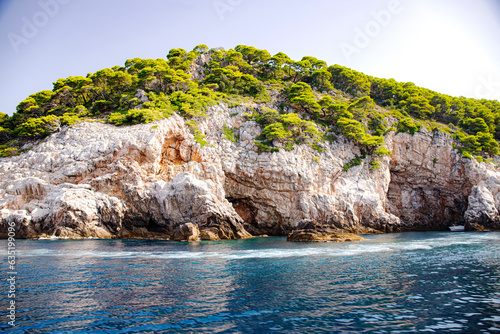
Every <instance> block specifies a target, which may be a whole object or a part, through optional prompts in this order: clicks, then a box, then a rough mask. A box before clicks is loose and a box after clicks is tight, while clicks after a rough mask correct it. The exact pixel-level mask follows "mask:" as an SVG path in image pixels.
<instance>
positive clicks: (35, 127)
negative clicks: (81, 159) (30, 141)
mask: <svg viewBox="0 0 500 334" xmlns="http://www.w3.org/2000/svg"><path fill="white" fill-rule="evenodd" d="M60 124H61V123H60V121H59V117H57V116H55V115H48V116H43V117H39V118H29V119H28V120H27V121H26V122H24V123H23V124H21V125H20V126H19V127H17V128H16V132H17V134H18V135H19V136H20V137H38V138H40V137H45V136H48V135H50V134H51V133H54V132H56V131H57V130H58V129H59V128H60Z"/></svg>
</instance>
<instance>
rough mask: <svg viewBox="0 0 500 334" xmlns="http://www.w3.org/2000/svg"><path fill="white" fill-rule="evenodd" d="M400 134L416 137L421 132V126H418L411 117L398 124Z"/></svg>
mask: <svg viewBox="0 0 500 334" xmlns="http://www.w3.org/2000/svg"><path fill="white" fill-rule="evenodd" d="M397 128H398V132H405V133H409V134H411V135H414V134H415V133H416V132H418V131H420V125H417V124H415V123H414V122H413V120H412V119H411V118H409V117H407V118H403V119H402V120H400V121H399V122H398V124H397Z"/></svg>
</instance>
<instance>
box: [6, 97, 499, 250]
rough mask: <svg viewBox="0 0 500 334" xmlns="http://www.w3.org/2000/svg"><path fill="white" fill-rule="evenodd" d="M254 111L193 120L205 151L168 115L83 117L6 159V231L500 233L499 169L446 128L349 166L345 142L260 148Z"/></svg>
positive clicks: (124, 234) (389, 141)
mask: <svg viewBox="0 0 500 334" xmlns="http://www.w3.org/2000/svg"><path fill="white" fill-rule="evenodd" d="M250 107H253V108H258V106H256V105H246V106H242V107H236V108H228V107H226V106H223V105H218V106H214V107H211V108H209V110H208V112H207V113H208V117H206V118H204V119H200V120H199V121H200V125H199V128H200V129H201V130H202V131H203V132H204V133H205V135H206V139H207V141H208V142H209V145H206V146H204V147H201V146H200V145H199V144H198V143H196V142H195V140H194V138H193V136H192V135H191V133H190V131H189V129H188V127H187V126H186V125H185V124H184V120H183V119H182V118H181V117H179V116H172V117H170V118H168V119H165V120H162V121H159V122H155V123H151V124H142V125H136V126H130V127H114V126H111V125H106V124H102V123H98V122H87V123H85V122H84V123H79V124H76V125H74V126H73V127H71V128H63V129H62V130H61V131H60V132H59V133H56V134H54V135H52V136H50V137H48V138H47V139H45V140H44V141H43V142H41V143H40V144H39V145H37V146H35V148H33V149H32V150H31V151H29V152H26V153H23V154H21V155H20V156H18V157H11V158H1V159H0V210H1V211H0V215H1V219H2V222H1V224H2V225H3V226H2V228H1V229H0V237H5V236H6V231H7V229H6V224H7V223H8V222H12V221H14V222H15V223H16V226H17V227H16V228H17V236H18V237H19V238H23V237H24V238H31V237H38V236H52V235H56V236H65V237H72V238H75V237H89V236H93V237H118V238H167V239H179V238H186V239H182V240H189V239H193V240H194V239H196V240H198V238H201V239H203V240H218V239H237V238H248V237H250V236H251V235H262V234H268V235H288V234H289V233H291V232H293V231H296V230H297V229H298V224H299V222H301V221H304V220H314V221H315V222H317V224H320V226H322V228H329V229H332V230H341V231H347V232H354V233H372V232H394V231H412V230H445V229H446V228H447V227H448V226H450V225H452V224H457V223H458V224H465V225H466V227H467V228H468V229H475V230H481V229H499V228H500V225H499V214H498V212H499V211H498V210H499V208H500V194H499V193H500V173H499V172H498V171H497V170H496V167H495V166H494V165H493V164H486V163H478V162H477V161H475V160H467V159H463V158H462V157H461V155H460V154H458V153H457V152H456V150H454V149H453V146H452V144H453V140H452V139H451V138H450V137H449V136H448V135H447V134H444V133H440V132H436V133H430V132H426V131H423V132H420V133H416V134H415V135H413V136H411V135H409V134H403V133H399V134H396V133H390V134H389V135H388V136H387V137H386V146H387V147H388V148H389V149H390V150H391V151H392V152H393V154H392V156H390V157H386V158H383V159H381V168H379V169H376V170H370V168H369V166H368V163H369V162H370V160H369V159H370V158H367V159H365V160H364V161H363V164H362V165H360V166H356V167H352V168H351V169H350V170H349V171H344V170H343V167H344V165H346V164H347V163H348V162H349V161H350V160H351V159H353V158H354V157H355V155H356V154H357V155H360V151H359V149H358V148H357V147H356V146H355V145H353V144H352V143H350V142H349V141H347V140H344V139H342V137H339V140H338V141H336V142H335V143H330V142H324V143H321V145H320V146H321V148H322V149H323V150H324V151H323V152H321V153H319V152H318V151H316V150H314V149H313V148H311V147H310V146H308V145H295V147H294V149H293V150H292V151H286V150H280V152H277V153H262V154H259V153H258V151H257V147H256V145H255V143H254V139H255V138H256V137H257V136H258V135H259V134H260V133H261V131H262V129H261V128H260V127H259V125H258V124H256V123H255V122H253V121H247V120H246V118H245V117H244V116H243V114H244V113H246V112H248V111H249V108H250ZM223 127H226V128H227V127H230V128H233V129H234V131H235V132H236V134H237V135H238V136H237V137H238V138H239V140H237V141H236V142H232V141H230V140H228V139H227V138H225V135H224V131H223ZM277 144H278V143H277ZM189 224H191V225H189Z"/></svg>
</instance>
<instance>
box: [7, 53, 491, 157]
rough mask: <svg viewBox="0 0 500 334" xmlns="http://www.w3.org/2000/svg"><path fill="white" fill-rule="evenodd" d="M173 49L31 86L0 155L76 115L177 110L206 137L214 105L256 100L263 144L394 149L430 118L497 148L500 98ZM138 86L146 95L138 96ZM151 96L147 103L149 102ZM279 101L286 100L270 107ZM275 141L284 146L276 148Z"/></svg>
mask: <svg viewBox="0 0 500 334" xmlns="http://www.w3.org/2000/svg"><path fill="white" fill-rule="evenodd" d="M202 54H205V55H206V56H207V57H204V58H206V59H210V61H209V63H208V64H204V63H203V62H200V61H199V60H200V56H201V55H202ZM166 58H167V59H156V60H154V59H139V58H135V59H129V60H127V61H126V62H125V64H124V66H115V67H113V68H106V69H103V70H100V71H97V72H95V73H89V74H88V75H87V76H86V77H82V76H75V77H69V78H66V79H59V80H57V81H56V82H54V87H53V89H52V90H45V91H41V92H38V93H35V94H32V95H30V96H29V97H28V98H26V99H25V100H24V101H22V102H20V103H19V105H18V106H17V111H16V112H15V113H14V114H13V115H12V116H10V117H9V116H8V115H6V114H2V113H0V155H1V156H8V155H15V154H19V152H20V151H21V149H20V147H21V146H22V145H23V144H24V143H26V142H27V141H30V140H33V139H40V138H43V137H44V136H47V135H49V134H51V133H53V132H55V131H58V129H60V127H61V126H62V125H72V124H74V123H75V122H77V121H79V120H84V119H97V120H99V121H102V122H108V123H112V124H115V125H117V126H122V125H130V124H137V123H148V122H152V121H155V120H159V119H162V118H165V117H169V116H171V115H173V114H174V113H178V114H180V115H181V116H183V117H184V118H185V119H186V122H187V124H188V125H189V126H190V128H191V129H192V131H193V134H194V135H195V138H196V140H197V141H198V142H199V143H200V144H202V145H204V144H205V143H206V142H205V141H204V136H203V134H202V133H201V132H200V131H199V130H198V128H197V122H198V121H199V120H200V118H202V117H204V115H205V110H206V107H207V106H211V105H215V104H219V103H225V104H227V105H229V106H230V107H233V106H237V105H245V106H251V105H253V104H255V103H257V104H258V105H259V107H256V108H250V107H249V112H248V114H247V117H248V118H249V119H253V120H255V121H257V122H259V123H260V124H261V125H262V126H263V128H264V131H263V133H262V135H261V136H260V137H259V138H258V140H257V141H256V144H257V145H258V146H259V148H260V150H261V151H276V150H279V147H282V148H284V149H292V148H293V145H294V144H295V143H306V144H309V145H311V146H312V147H314V148H316V149H317V150H321V147H320V146H319V145H318V144H319V143H320V142H321V141H323V140H331V141H333V140H336V136H338V135H340V134H341V135H343V136H345V137H346V138H348V139H350V140H352V141H353V142H355V143H356V144H357V145H359V146H360V147H362V149H363V150H362V151H363V152H365V153H364V154H368V155H375V156H377V155H387V154H390V152H389V151H387V150H386V149H385V148H384V147H383V142H384V135H385V134H387V133H388V132H390V131H399V132H408V133H411V134H414V133H415V132H417V131H419V130H420V129H421V128H422V127H425V128H427V129H428V130H430V131H442V132H447V133H449V134H451V135H452V136H453V137H454V138H456V139H457V140H458V141H459V142H460V144H459V145H458V147H457V149H459V150H460V152H462V153H463V155H464V157H466V158H472V157H473V156H476V157H477V159H485V158H489V157H491V156H492V155H495V154H498V153H499V148H498V143H497V141H496V140H498V139H500V103H499V102H498V101H494V100H477V99H471V98H464V97H452V96H448V95H444V94H439V93H436V92H433V91H431V90H428V89H425V88H420V87H417V86H415V85H414V84H413V83H400V82H396V81H395V80H393V79H380V78H375V77H371V76H368V75H365V74H363V73H360V72H356V71H353V70H351V69H349V68H346V67H343V66H339V65H333V66H328V65H327V63H326V62H325V61H322V60H319V59H317V58H314V57H309V56H306V57H303V58H302V59H301V60H300V61H294V60H292V59H290V58H289V57H288V56H287V55H286V54H284V53H281V52H280V53H277V54H276V55H274V56H271V55H270V54H269V52H267V51H266V50H259V49H256V48H254V47H250V46H244V45H238V46H237V47H235V48H234V49H230V50H218V49H209V48H208V47H207V46H205V45H199V46H197V47H196V48H194V49H193V50H192V51H190V52H187V51H185V50H183V49H172V50H170V52H169V53H168V55H167V57H166ZM196 64H197V65H196ZM195 65H196V66H195ZM200 65H201V66H202V68H201V69H200V67H199V66H200ZM195 67H197V69H198V70H201V71H202V72H203V71H204V74H205V75H204V78H202V79H192V76H191V71H192V70H194V69H195ZM138 90H143V91H144V92H145V95H142V96H140V94H139V95H138ZM139 93H141V92H140V91H139ZM146 96H147V100H148V101H149V102H143V101H144V100H146V99H145V97H146ZM141 100H143V101H141ZM271 102H272V103H271ZM272 105H274V106H279V108H277V110H274V109H271V108H269V107H270V106H272ZM224 130H225V132H226V137H228V139H230V140H237V137H236V136H234V135H233V132H232V131H233V129H229V128H227V129H226V128H225V129H224ZM277 142H279V143H280V145H278V146H279V147H274V145H273V143H277Z"/></svg>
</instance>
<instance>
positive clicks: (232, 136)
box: [222, 124, 239, 143]
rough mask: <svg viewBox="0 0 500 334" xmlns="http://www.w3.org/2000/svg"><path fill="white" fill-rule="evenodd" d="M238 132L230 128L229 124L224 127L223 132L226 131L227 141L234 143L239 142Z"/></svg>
mask: <svg viewBox="0 0 500 334" xmlns="http://www.w3.org/2000/svg"><path fill="white" fill-rule="evenodd" d="M236 130H237V129H236V128H230V127H228V126H227V124H224V125H223V126H222V131H224V135H225V136H226V138H227V140H229V141H232V142H233V143H236V142H237V141H238V140H239V135H238V134H237V133H236Z"/></svg>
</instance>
